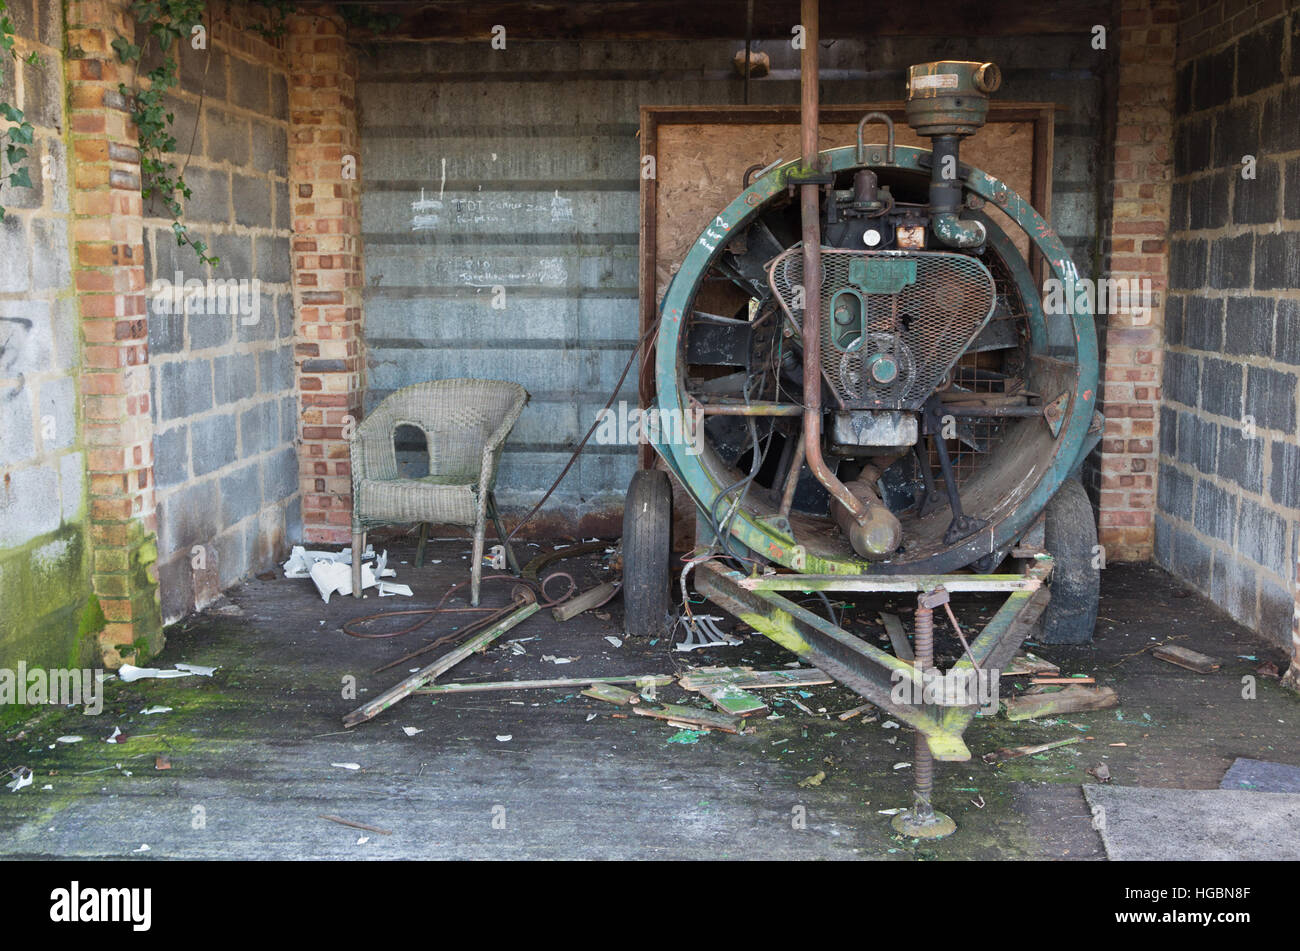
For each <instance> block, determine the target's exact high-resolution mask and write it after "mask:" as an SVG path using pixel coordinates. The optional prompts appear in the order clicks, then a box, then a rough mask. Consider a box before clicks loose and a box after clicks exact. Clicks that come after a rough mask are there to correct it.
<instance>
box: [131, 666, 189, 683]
mask: <svg viewBox="0 0 1300 951" xmlns="http://www.w3.org/2000/svg"><path fill="white" fill-rule="evenodd" d="M179 666H180V665H177V667H178V668H179ZM117 676H118V677H119V678H121V680H122V682H123V683H128V684H129V683H132V682H133V681H136V680H170V679H172V678H175V677H189V676H191V672H190V671H188V670H180V669H177V670H160V669H159V668H157V667H136V666H135V665H134V664H123V665H122V666H121V667H119V668H118V671H117Z"/></svg>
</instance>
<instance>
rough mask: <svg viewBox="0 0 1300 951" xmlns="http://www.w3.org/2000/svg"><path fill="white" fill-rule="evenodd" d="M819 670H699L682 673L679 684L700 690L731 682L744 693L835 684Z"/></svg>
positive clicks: (746, 668) (707, 668) (798, 668)
mask: <svg viewBox="0 0 1300 951" xmlns="http://www.w3.org/2000/svg"><path fill="white" fill-rule="evenodd" d="M834 682H835V681H834V680H832V679H831V678H830V677H828V676H826V674H824V673H822V672H821V671H820V670H818V669H817V668H816V667H791V668H789V669H786V670H754V669H753V668H751V667H697V668H695V669H694V670H691V671H688V672H687V673H685V674H683V675H682V676H681V678H680V679H679V680H678V685H679V686H680V687H681V688H682V689H683V690H692V691H694V690H699V689H700V687H702V686H706V685H708V684H716V683H728V684H731V685H733V686H736V687H740V688H741V689H742V690H764V689H766V688H769V687H815V686H818V685H819V684H830V683H834Z"/></svg>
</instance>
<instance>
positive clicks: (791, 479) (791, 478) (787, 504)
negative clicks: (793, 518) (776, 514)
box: [781, 442, 805, 518]
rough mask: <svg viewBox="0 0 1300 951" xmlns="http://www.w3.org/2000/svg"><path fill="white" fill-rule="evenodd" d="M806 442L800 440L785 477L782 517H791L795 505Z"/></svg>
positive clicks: (782, 494)
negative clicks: (795, 494) (791, 510)
mask: <svg viewBox="0 0 1300 951" xmlns="http://www.w3.org/2000/svg"><path fill="white" fill-rule="evenodd" d="M804 449H805V447H804V444H803V443H802V442H798V443H796V444H795V447H794V458H793V459H791V460H790V471H789V472H788V473H787V474H786V477H785V491H784V492H782V493H781V517H782V518H789V517H790V509H791V507H792V506H793V505H794V490H795V489H796V488H798V486H799V472H800V471H801V470H802V469H803V457H804Z"/></svg>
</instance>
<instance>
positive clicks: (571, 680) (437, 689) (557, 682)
mask: <svg viewBox="0 0 1300 951" xmlns="http://www.w3.org/2000/svg"><path fill="white" fill-rule="evenodd" d="M675 679H676V678H675V677H673V676H672V675H670V674H642V675H641V676H639V677H557V678H555V679H553V680H489V681H482V682H480V683H453V684H432V685H430V686H428V687H421V688H420V689H419V690H416V691H414V692H415V693H475V692H477V691H481V690H540V689H545V688H547V687H586V686H589V685H591V684H635V685H636V686H637V687H648V686H651V685H653V686H656V687H666V686H668V684H670V683H672V682H673V681H674V680H675Z"/></svg>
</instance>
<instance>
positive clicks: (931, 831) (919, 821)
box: [889, 809, 957, 839]
mask: <svg viewBox="0 0 1300 951" xmlns="http://www.w3.org/2000/svg"><path fill="white" fill-rule="evenodd" d="M889 824H890V825H891V826H893V827H894V831H895V832H898V833H901V834H902V835H906V836H911V837H912V838H913V839H942V838H943V837H944V836H949V835H952V834H953V833H954V832H956V831H957V823H955V822H953V821H952V818H951V817H949V816H947V815H944V814H943V813H942V812H935V811H934V810H931V811H930V814H929V815H928V816H921V815H918V814H917V812H916V810H914V809H908V810H907V811H906V812H900V813H899V814H898V815H896V816H894V818H893V819H892V820H890V823H889Z"/></svg>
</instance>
